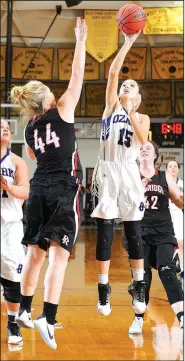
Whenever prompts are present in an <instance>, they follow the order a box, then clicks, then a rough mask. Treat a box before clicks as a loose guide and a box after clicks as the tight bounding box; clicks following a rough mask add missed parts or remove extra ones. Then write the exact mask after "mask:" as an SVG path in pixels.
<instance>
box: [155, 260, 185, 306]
mask: <svg viewBox="0 0 185 361" xmlns="http://www.w3.org/2000/svg"><path fill="white" fill-rule="evenodd" d="M158 273H159V277H160V279H161V282H162V284H163V286H164V288H165V291H166V293H167V296H168V300H169V302H170V305H173V303H176V302H179V301H183V300H184V295H183V291H182V287H181V284H180V282H179V280H178V278H177V276H176V268H175V266H174V267H170V266H160V267H159V269H158Z"/></svg>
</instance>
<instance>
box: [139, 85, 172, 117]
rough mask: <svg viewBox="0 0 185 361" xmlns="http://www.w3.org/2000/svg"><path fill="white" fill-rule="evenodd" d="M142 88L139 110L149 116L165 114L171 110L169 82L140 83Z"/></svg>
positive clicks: (168, 113)
mask: <svg viewBox="0 0 185 361" xmlns="http://www.w3.org/2000/svg"><path fill="white" fill-rule="evenodd" d="M140 85H141V87H142V89H143V93H144V94H143V96H142V103H141V106H140V107H139V110H138V111H139V112H140V113H144V114H148V115H149V116H166V115H170V114H171V113H172V111H171V83H170V82H153V83H152V82H150V83H141V84H140Z"/></svg>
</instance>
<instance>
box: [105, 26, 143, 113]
mask: <svg viewBox="0 0 185 361" xmlns="http://www.w3.org/2000/svg"><path fill="white" fill-rule="evenodd" d="M139 34H140V32H138V33H136V34H134V35H132V36H128V35H126V34H124V36H125V42H124V44H123V46H122V47H121V49H120V50H119V52H118V53H117V55H116V57H115V58H114V60H113V62H112V64H111V66H110V69H109V75H108V82H107V88H106V109H105V112H104V115H103V118H106V117H108V116H109V115H110V114H111V113H112V112H113V110H114V107H115V105H116V102H117V99H118V96H117V92H118V81H119V72H120V70H121V67H122V65H123V62H124V60H125V57H126V55H127V53H128V52H129V50H130V48H131V46H132V44H133V43H134V41H135V40H136V39H137V37H138V36H139Z"/></svg>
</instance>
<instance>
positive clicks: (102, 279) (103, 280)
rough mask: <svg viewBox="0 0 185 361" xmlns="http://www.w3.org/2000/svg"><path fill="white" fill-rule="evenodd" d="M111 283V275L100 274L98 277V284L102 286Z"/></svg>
mask: <svg viewBox="0 0 185 361" xmlns="http://www.w3.org/2000/svg"><path fill="white" fill-rule="evenodd" d="M108 282H109V274H108V273H100V274H99V275H98V283H101V284H102V285H106V284H107V283H108Z"/></svg>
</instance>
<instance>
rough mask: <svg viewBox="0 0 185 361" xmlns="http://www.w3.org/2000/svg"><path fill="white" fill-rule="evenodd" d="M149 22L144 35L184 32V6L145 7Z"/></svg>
mask: <svg viewBox="0 0 185 361" xmlns="http://www.w3.org/2000/svg"><path fill="white" fill-rule="evenodd" d="M144 10H145V12H146V14H147V23H146V25H145V27H144V30H143V34H144V35H157V34H183V6H182V7H176V8H160V7H159V8H145V9H144Z"/></svg>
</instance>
